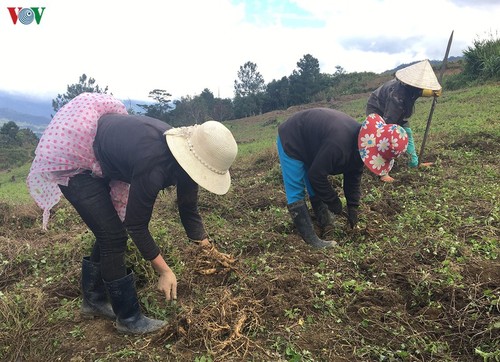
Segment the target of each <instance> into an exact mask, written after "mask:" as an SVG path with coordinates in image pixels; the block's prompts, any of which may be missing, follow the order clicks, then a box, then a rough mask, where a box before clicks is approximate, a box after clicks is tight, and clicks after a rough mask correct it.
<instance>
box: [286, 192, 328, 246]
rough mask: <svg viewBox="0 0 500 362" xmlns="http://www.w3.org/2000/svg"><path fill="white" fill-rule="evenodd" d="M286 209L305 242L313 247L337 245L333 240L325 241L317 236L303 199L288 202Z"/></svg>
mask: <svg viewBox="0 0 500 362" xmlns="http://www.w3.org/2000/svg"><path fill="white" fill-rule="evenodd" d="M288 211H289V212H290V215H291V216H292V220H293V223H294V225H295V227H296V228H297V229H298V231H299V234H300V236H302V239H304V241H305V242H306V243H307V244H309V245H311V246H312V247H314V248H330V247H333V246H336V245H337V243H336V242H335V241H333V240H332V241H326V240H321V239H320V238H318V236H317V235H316V232H315V231H314V227H313V225H312V220H311V215H309V210H308V209H307V206H306V203H305V202H304V200H300V201H297V202H294V203H293V204H289V205H288Z"/></svg>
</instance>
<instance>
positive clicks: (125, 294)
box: [104, 272, 167, 334]
mask: <svg viewBox="0 0 500 362" xmlns="http://www.w3.org/2000/svg"><path fill="white" fill-rule="evenodd" d="M104 284H105V285H106V288H107V289H108V293H109V297H110V298H111V304H112V306H113V310H114V311H115V314H116V329H117V330H118V332H121V333H131V334H144V333H151V332H155V331H157V330H159V329H161V328H162V327H164V326H165V325H166V324H167V322H165V321H161V320H158V319H151V318H148V317H146V316H144V315H143V314H142V312H141V308H140V305H139V300H138V299H137V291H136V289H135V280H134V273H133V272H130V273H129V274H128V275H127V276H125V277H123V278H121V279H117V280H113V281H112V282H104Z"/></svg>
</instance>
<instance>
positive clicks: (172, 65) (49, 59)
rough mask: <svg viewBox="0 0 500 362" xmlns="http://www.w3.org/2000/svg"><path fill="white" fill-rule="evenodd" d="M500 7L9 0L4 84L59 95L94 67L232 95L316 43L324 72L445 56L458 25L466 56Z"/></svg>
mask: <svg viewBox="0 0 500 362" xmlns="http://www.w3.org/2000/svg"><path fill="white" fill-rule="evenodd" d="M9 7H11V8H12V7H14V8H15V9H14V10H13V11H14V17H15V18H17V17H18V19H16V20H17V21H16V24H14V22H13V18H12V15H11V13H12V10H9V9H8V8H9ZM43 7H44V8H45V9H44V10H43V13H42V12H41V11H42V9H41V8H43ZM18 8H22V9H24V8H36V11H38V13H37V12H36V11H35V12H34V13H32V14H33V15H40V16H38V19H37V17H36V16H32V17H31V19H34V20H33V21H32V22H31V23H29V24H27V25H26V24H24V23H22V22H21V19H22V20H23V21H24V22H25V23H28V22H29V20H30V18H29V16H28V17H26V16H22V15H26V11H23V10H21V11H19V9H18ZM28 15H29V14H28ZM499 19H500V0H419V1H413V0H412V1H410V0H176V1H173V0H156V1H153V0H140V1H132V0H104V1H103V0H85V1H83V0H0V41H1V48H0V49H1V52H0V90H3V91H8V92H12V93H22V94H25V95H32V96H35V97H39V98H47V99H53V98H55V97H56V96H57V94H63V93H65V92H66V87H67V86H68V85H69V84H75V83H78V81H79V77H80V76H81V75H82V74H86V75H87V76H89V77H92V78H94V79H95V80H96V84H98V85H99V86H100V87H105V86H108V88H109V92H111V93H112V94H113V95H114V96H116V97H117V98H120V99H125V100H126V99H133V100H151V99H149V98H148V94H149V92H150V91H151V90H153V89H163V90H166V91H167V92H168V93H170V94H171V95H172V99H178V98H180V97H185V96H191V97H193V96H196V95H198V94H200V93H201V92H202V91H203V90H204V89H206V88H208V89H209V90H210V91H211V92H212V93H213V94H214V96H216V97H220V98H233V96H234V81H235V80H237V78H238V75H237V74H238V70H239V69H240V67H241V66H243V65H244V64H245V63H246V62H248V61H250V62H253V63H255V64H256V65H257V71H258V72H259V73H260V74H261V75H262V77H263V78H264V81H265V83H266V84H267V83H269V82H271V81H272V80H274V79H276V80H278V79H281V78H282V77H283V76H289V75H290V74H291V73H292V72H293V71H294V70H296V69H298V68H297V62H299V61H300V59H302V58H303V57H304V55H306V54H310V55H312V56H313V57H314V58H316V59H318V61H319V65H320V71H321V72H322V73H330V74H333V73H335V71H336V67H337V66H341V67H342V68H343V69H344V70H345V71H346V72H348V73H351V72H364V71H366V72H375V73H381V72H384V71H386V70H389V69H393V68H395V67H397V66H398V65H401V64H407V63H410V62H413V61H419V60H423V59H430V60H442V59H443V57H444V54H445V50H446V45H447V43H448V39H449V37H450V34H451V32H452V31H453V32H454V35H453V44H452V46H451V50H450V56H461V55H463V51H464V50H466V49H467V48H468V47H469V46H473V44H474V43H473V42H474V41H475V40H481V39H490V38H491V37H494V38H495V39H497V38H498V37H499V36H500V21H499ZM37 20H38V22H37Z"/></svg>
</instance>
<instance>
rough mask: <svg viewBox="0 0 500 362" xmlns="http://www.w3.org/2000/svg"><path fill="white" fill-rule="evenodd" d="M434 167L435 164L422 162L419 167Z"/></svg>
mask: <svg viewBox="0 0 500 362" xmlns="http://www.w3.org/2000/svg"><path fill="white" fill-rule="evenodd" d="M432 165H434V162H422V163H421V164H420V165H419V166H421V167H430V166H432Z"/></svg>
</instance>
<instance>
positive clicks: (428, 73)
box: [366, 60, 441, 182]
mask: <svg viewBox="0 0 500 362" xmlns="http://www.w3.org/2000/svg"><path fill="white" fill-rule="evenodd" d="M440 95H441V85H440V84H439V82H438V80H437V78H436V75H435V74H434V71H433V70H432V66H431V64H430V63H429V61H428V60H423V61H421V62H418V63H415V64H413V65H410V66H408V67H406V68H403V69H400V70H398V71H397V72H396V74H395V78H394V79H392V80H390V81H388V82H386V83H384V84H382V85H381V86H380V87H379V88H377V89H376V90H375V91H373V92H372V93H371V94H370V96H369V98H368V102H367V104H366V115H369V114H373V113H376V114H378V115H380V116H381V117H383V118H384V120H385V122H387V123H390V124H398V125H400V126H402V127H403V128H404V129H405V130H406V132H407V134H408V140H409V143H408V149H407V154H408V156H409V161H408V166H409V167H417V166H418V163H419V162H418V156H417V152H416V149H415V141H414V139H413V132H412V129H411V128H410V123H409V120H408V119H409V118H410V117H411V115H412V114H413V112H414V108H415V101H416V100H417V99H418V98H419V97H433V96H440ZM380 179H381V180H382V181H385V182H392V181H394V179H393V178H392V177H391V176H390V175H389V174H387V175H383V176H382V177H381V178H380Z"/></svg>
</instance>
